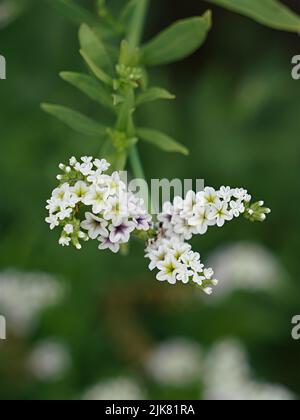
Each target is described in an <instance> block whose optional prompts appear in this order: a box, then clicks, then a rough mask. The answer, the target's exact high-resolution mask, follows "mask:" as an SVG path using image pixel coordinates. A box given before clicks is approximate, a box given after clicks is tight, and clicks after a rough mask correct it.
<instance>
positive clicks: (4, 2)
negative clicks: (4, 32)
mask: <svg viewBox="0 0 300 420" xmlns="http://www.w3.org/2000/svg"><path fill="white" fill-rule="evenodd" d="M27 3H28V1H27V0H0V29H2V28H4V27H5V26H7V25H9V24H10V23H11V22H13V21H14V20H15V19H16V18H17V17H18V16H19V15H20V14H21V13H22V12H23V10H24V9H25V7H26V6H27Z"/></svg>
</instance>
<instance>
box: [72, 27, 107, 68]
mask: <svg viewBox="0 0 300 420" xmlns="http://www.w3.org/2000/svg"><path fill="white" fill-rule="evenodd" d="M79 42H80V47H81V50H82V51H84V53H85V54H87V55H88V56H89V57H90V59H91V60H92V61H93V62H94V63H95V64H96V66H98V67H100V68H102V69H103V70H105V71H107V72H108V73H112V71H113V66H112V62H111V60H110V58H109V55H108V54H107V51H106V49H105V47H104V44H103V43H102V41H101V40H100V38H99V37H98V36H97V35H96V33H95V32H94V31H93V30H92V29H91V28H90V27H89V26H88V25H86V24H85V23H84V24H83V25H81V26H80V29H79Z"/></svg>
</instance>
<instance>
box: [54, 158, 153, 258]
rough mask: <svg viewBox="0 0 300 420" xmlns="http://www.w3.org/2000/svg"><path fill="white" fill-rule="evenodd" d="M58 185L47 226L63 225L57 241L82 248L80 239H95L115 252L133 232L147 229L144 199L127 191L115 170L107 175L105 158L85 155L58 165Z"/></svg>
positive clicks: (101, 246)
mask: <svg viewBox="0 0 300 420" xmlns="http://www.w3.org/2000/svg"><path fill="white" fill-rule="evenodd" d="M59 168H60V169H61V170H62V171H63V174H60V175H58V176H57V179H58V180H59V181H60V185H59V187H58V188H55V189H54V191H53V192H52V196H51V198H50V200H48V201H47V206H46V208H47V210H48V211H49V216H48V217H47V218H46V222H47V223H48V224H49V225H50V229H54V228H56V227H61V228H62V233H61V236H60V239H59V244H60V245H62V246H69V245H70V244H72V245H74V246H75V247H76V248H77V249H81V247H82V245H81V243H80V242H81V241H88V240H90V239H92V240H95V239H98V240H99V242H100V245H99V249H110V250H111V251H112V252H118V251H119V249H120V246H121V245H122V244H125V243H127V242H129V240H130V236H131V234H132V233H133V232H134V231H140V230H143V231H145V232H146V231H148V230H150V228H151V227H152V217H151V216H150V215H149V214H147V211H146V209H145V205H144V202H143V200H141V199H140V198H138V197H136V196H134V194H133V193H131V192H130V191H127V188H126V185H125V184H124V183H123V182H122V180H121V179H120V175H119V173H118V172H113V173H112V174H107V173H106V172H107V171H108V169H109V168H110V164H109V163H108V162H107V161H106V160H105V159H101V160H100V159H93V158H92V157H88V156H84V157H82V158H81V159H80V161H77V159H76V158H75V157H72V158H71V159H70V161H69V165H64V164H60V165H59Z"/></svg>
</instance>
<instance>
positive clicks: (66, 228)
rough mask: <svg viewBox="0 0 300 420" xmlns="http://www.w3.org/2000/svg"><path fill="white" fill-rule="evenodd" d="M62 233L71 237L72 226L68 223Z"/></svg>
mask: <svg viewBox="0 0 300 420" xmlns="http://www.w3.org/2000/svg"><path fill="white" fill-rule="evenodd" d="M64 231H65V232H66V234H67V235H72V233H73V232H74V226H73V225H71V224H70V223H68V224H67V225H66V226H65V227H64Z"/></svg>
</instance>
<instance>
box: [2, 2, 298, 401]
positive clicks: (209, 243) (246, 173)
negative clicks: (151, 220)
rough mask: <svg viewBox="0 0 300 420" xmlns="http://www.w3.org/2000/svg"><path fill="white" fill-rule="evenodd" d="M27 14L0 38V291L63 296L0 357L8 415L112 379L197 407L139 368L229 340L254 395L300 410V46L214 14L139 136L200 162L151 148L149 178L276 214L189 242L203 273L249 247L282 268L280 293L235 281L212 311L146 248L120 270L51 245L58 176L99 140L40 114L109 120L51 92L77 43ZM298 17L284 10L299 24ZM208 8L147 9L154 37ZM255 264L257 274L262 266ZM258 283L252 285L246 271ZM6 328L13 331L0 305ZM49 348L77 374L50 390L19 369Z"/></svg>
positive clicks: (69, 31)
mask: <svg viewBox="0 0 300 420" xmlns="http://www.w3.org/2000/svg"><path fill="white" fill-rule="evenodd" d="M11 1H13V0H11ZM3 2H4V1H3V0H2V3H3ZM112 2H114V1H113V0H112ZM24 3H28V4H25V8H24V10H23V11H22V13H20V15H19V16H18V17H16V19H15V20H13V21H11V22H10V23H9V24H7V25H4V24H3V25H1V29H0V54H2V55H4V56H5V57H6V60H7V80H6V81H0V92H1V93H0V136H1V153H0V179H1V199H0V268H1V270H0V271H1V273H2V274H1V275H0V291H1V276H2V277H5V273H6V270H7V269H9V268H13V269H15V270H18V272H19V273H21V272H23V273H26V272H27V273H28V272H30V273H35V272H45V273H50V274H52V275H54V276H56V278H58V281H59V282H61V283H63V284H64V287H65V289H66V290H67V291H66V293H65V298H64V299H63V301H62V302H60V303H58V304H57V305H55V306H54V307H51V308H48V309H45V310H43V311H42V312H41V313H40V315H39V319H38V321H37V322H36V323H35V325H34V326H32V328H30V331H29V332H27V333H26V334H17V333H16V332H15V331H11V330H10V328H9V322H8V340H7V341H3V342H0V399H77V398H82V397H83V395H84V393H85V392H86V390H87V389H89V388H90V387H91V386H93V385H94V384H97V383H103V382H104V381H107V380H108V379H112V378H118V377H130V378H134V380H136V381H137V382H138V383H139V384H141V387H142V388H143V390H145V394H146V397H147V398H155V399H162V398H166V399H176V398H181V399H185V398H191V399H199V398H203V395H204V393H203V377H202V374H201V372H200V373H199V376H198V378H194V379H193V380H192V381H191V382H190V383H189V384H184V385H183V384H182V385H179V386H178V385H177V386H175V385H174V384H172V383H171V382H172V381H171V382H170V383H159V381H157V380H154V379H153V377H152V376H151V374H149V372H148V371H147V369H145V367H144V366H145V363H144V360H145V359H146V358H147V357H148V356H147V355H148V354H150V353H151V351H152V349H155V348H156V346H158V345H159V343H162V342H165V341H166V340H169V339H172V338H175V337H184V338H185V339H186V340H192V341H193V342H194V343H198V344H199V345H200V346H201V348H202V351H203V352H204V353H205V354H209V352H210V349H211V346H212V345H214V344H215V343H216V342H219V341H220V340H223V339H224V338H227V337H234V338H235V339H238V340H239V341H240V342H242V343H243V346H245V348H246V350H247V354H248V358H249V362H250V364H251V367H252V371H253V373H252V374H253V376H254V377H255V378H256V380H257V381H263V382H268V383H278V384H282V385H283V386H284V387H286V388H288V389H289V390H290V391H291V392H292V393H293V394H294V395H295V397H296V398H297V397H298V396H300V377H299V346H300V343H297V342H296V341H293V340H292V338H291V328H292V326H291V319H292V317H293V316H294V315H296V314H298V313H300V301H299V295H300V282H299V278H298V268H299V267H298V264H299V235H300V221H299V215H298V213H299V207H300V194H299V192H300V191H299V175H298V173H299V168H300V142H299V133H300V118H299V109H300V82H296V81H293V80H292V78H291V64H290V63H291V58H292V56H293V55H295V54H297V53H299V37H298V36H297V35H294V34H287V33H283V32H276V31H273V30H270V29H267V28H264V27H261V26H259V25H257V24H256V23H254V22H252V21H251V20H248V19H246V18H243V17H240V16H238V15H235V14H232V13H229V12H226V11H224V10H221V9H219V8H214V7H212V9H213V15H214V18H213V29H212V31H211V32H210V35H209V38H208V40H207V42H206V43H205V46H204V47H203V48H202V49H201V50H200V51H198V52H197V53H196V54H194V55H193V56H192V57H190V58H189V59H187V60H185V61H184V62H180V63H178V64H175V65H171V66H167V67H165V68H163V69H161V68H160V69H158V70H157V69H154V70H153V71H152V73H151V80H152V84H153V85H156V84H160V85H162V86H165V87H166V88H168V89H169V90H170V91H171V92H173V93H176V95H177V100H176V101H174V102H161V103H156V104H155V105H153V104H149V105H147V106H145V107H143V108H141V110H140V111H139V120H140V121H141V123H143V124H144V125H146V126H150V127H154V128H157V129H162V130H163V131H164V132H167V133H169V134H171V135H173V136H174V137H175V138H177V139H179V140H181V141H182V142H183V143H184V144H185V145H186V146H187V147H189V148H190V150H191V155H190V156H189V158H185V157H181V156H177V155H170V154H168V155H162V154H161V152H160V151H158V150H156V149H153V148H152V147H151V146H150V145H149V146H148V145H144V144H143V145H141V146H140V152H141V156H142V160H143V162H144V165H145V171H146V174H147V177H148V178H149V179H151V178H170V179H172V178H193V179H194V178H204V179H205V182H206V184H207V185H212V186H216V187H218V186H220V185H232V186H243V187H245V188H247V189H248V190H249V191H250V192H251V194H253V196H254V197H255V198H257V199H261V198H263V199H264V200H265V201H266V203H267V205H268V206H269V207H271V208H272V214H271V216H270V217H269V219H268V221H267V222H266V223H264V224H259V223H258V224H255V225H252V224H249V223H247V222H246V221H243V220H237V221H234V222H232V223H230V224H228V225H227V226H225V227H224V228H223V229H221V230H218V229H212V230H211V231H210V232H209V233H208V234H207V235H206V236H204V237H201V238H199V239H197V240H195V241H194V244H193V245H194V248H195V249H197V250H199V251H200V252H201V255H202V257H203V259H204V260H206V259H209V258H210V256H211V254H212V253H213V252H214V251H215V250H216V249H220V247H221V248H222V247H223V246H227V245H229V244H232V243H240V242H241V241H244V240H247V241H251V243H254V244H260V246H262V247H264V249H267V250H268V251H267V252H268V253H270V254H272V258H274V260H276V264H278V266H280V267H281V269H280V270H278V273H277V274H278V277H280V278H279V279H278V281H277V280H276V281H275V282H274V284H275V285H274V287H273V285H271V286H270V287H269V288H266V290H260V289H259V287H260V286H259V285H258V290H248V289H247V288H244V290H239V289H242V288H243V287H242V285H243V278H242V277H243V275H241V276H240V282H241V284H240V286H241V287H236V290H234V291H233V292H232V293H228V294H227V295H226V296H224V297H222V298H220V299H218V300H217V301H213V304H211V303H210V301H209V299H206V298H201V296H199V295H198V294H196V293H195V291H194V290H192V289H190V288H188V289H187V288H181V287H178V288H177V287H176V288H172V287H170V286H169V285H165V284H160V283H159V282H157V281H156V280H155V277H154V275H153V274H151V273H150V272H149V271H148V270H147V261H146V260H144V258H143V249H142V247H140V245H139V244H133V245H132V249H131V254H130V257H127V258H123V259H122V258H121V257H120V256H118V255H117V256H115V255H112V254H111V253H104V252H99V251H98V250H97V247H96V246H95V244H93V243H91V244H88V245H87V246H85V247H84V249H83V250H82V251H81V252H80V253H78V251H76V250H74V249H72V248H70V249H63V248H61V247H59V246H58V245H57V240H58V237H57V235H56V233H53V232H52V233H50V232H49V229H48V226H47V225H46V223H45V222H44V218H45V217H46V212H45V201H46V199H47V198H48V196H49V195H50V192H51V190H52V189H53V188H54V186H55V184H56V181H55V175H56V173H57V164H58V163H59V162H61V161H63V162H65V161H66V160H67V159H68V158H69V157H70V156H72V155H76V156H82V155H85V154H89V155H90V154H95V153H96V151H97V150H98V149H99V146H98V144H97V139H91V138H84V137H83V136H81V135H79V134H76V133H74V132H72V131H71V130H69V129H68V128H67V127H65V126H64V125H62V124H61V123H60V122H58V121H56V120H54V119H52V118H51V117H49V116H47V115H45V114H43V112H42V111H41V110H40V107H39V104H40V103H41V102H42V101H45V100H46V101H49V102H54V103H61V104H65V105H67V106H68V105H70V106H74V107H75V108H78V109H80V110H81V111H83V112H85V113H86V114H91V115H93V116H94V117H97V115H99V117H100V118H101V119H103V118H105V116H104V115H103V114H102V111H101V109H100V111H99V109H98V108H97V106H96V105H94V104H93V103H91V102H90V101H88V100H87V99H85V97H84V96H82V95H81V94H80V93H78V92H77V91H76V90H75V89H73V88H72V87H71V86H68V85H67V84H66V83H64V82H63V81H62V80H60V79H59V77H58V73H59V72H60V71H61V70H75V71H81V70H84V68H85V67H84V64H83V62H82V60H81V58H80V56H79V54H78V41H77V27H76V26H74V25H72V24H71V23H69V22H68V21H67V20H66V19H65V18H64V17H62V16H60V15H59V14H58V13H57V11H55V10H54V9H53V8H52V7H51V1H50V2H47V1H40V0H39V1H28V2H24ZM82 3H83V4H86V5H87V6H90V7H91V6H92V3H93V2H92V1H91V2H89V1H87V0H86V1H84V2H82ZM108 3H109V1H108ZM114 3H116V4H120V3H121V0H118V1H117V2H114ZM296 3H297V2H296V1H295V2H289V4H290V5H292V6H294V9H295V10H297V7H298V12H299V13H300V7H299V5H298V6H296ZM287 4H288V3H287ZM0 6H1V1H0ZM208 6H210V5H208V4H206V3H205V2H204V1H200V0H197V1H196V0H187V1H185V2H182V1H179V0H172V2H170V1H167V0H152V1H151V10H150V12H149V15H148V21H147V29H146V34H145V37H146V38H149V37H150V36H152V35H154V34H155V33H156V32H158V31H159V30H161V29H162V28H164V27H166V26H167V25H169V24H170V23H171V22H173V21H174V20H176V19H178V18H184V17H188V16H192V15H198V14H201V13H202V12H204V11H205V10H206V8H207V7H208ZM0 10H1V9H0ZM0 19H1V15H0ZM221 252H222V251H221ZM229 258H230V257H229ZM228 263H230V261H229V262H228ZM252 263H253V268H254V267H255V265H256V260H255V258H254V259H253V261H252ZM257 264H260V262H259V261H258V262H257ZM261 264H262V263H261ZM248 268H249V267H248ZM249 271H250V273H249ZM249 271H248V273H247V275H248V276H249V277H250V278H251V265H250V268H249ZM221 277H222V270H221V275H220V274H219V278H220V281H222V278H221ZM264 280H265V279H264V278H263V276H262V278H259V279H258V280H257V281H258V282H261V283H263V282H264ZM253 282H255V279H253ZM262 287H263V286H262ZM23 303H24V305H26V304H27V302H26V300H25V301H24V302H23ZM0 314H2V315H5V312H4V311H3V309H2V308H1V296H0ZM8 321H9V320H8ZM49 337H50V338H55V339H56V340H59V341H60V342H61V343H63V345H64V347H65V349H68V354H69V358H70V361H69V366H68V369H65V372H64V374H61V375H60V376H59V377H58V378H56V379H52V380H45V378H44V379H41V378H39V377H36V376H34V375H33V374H32V372H30V369H27V368H26V366H27V365H26V360H27V359H28V357H30V354H31V353H32V351H33V349H34V348H35V347H36V345H37V343H39V342H41V341H43V340H46V339H48V338H49ZM203 375H204V374H203ZM224 382H225V383H226V379H225V378H224ZM201 390H202V391H201ZM233 397H234V395H233Z"/></svg>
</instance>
